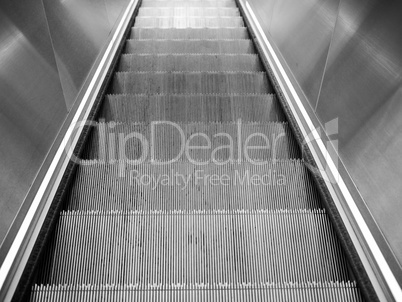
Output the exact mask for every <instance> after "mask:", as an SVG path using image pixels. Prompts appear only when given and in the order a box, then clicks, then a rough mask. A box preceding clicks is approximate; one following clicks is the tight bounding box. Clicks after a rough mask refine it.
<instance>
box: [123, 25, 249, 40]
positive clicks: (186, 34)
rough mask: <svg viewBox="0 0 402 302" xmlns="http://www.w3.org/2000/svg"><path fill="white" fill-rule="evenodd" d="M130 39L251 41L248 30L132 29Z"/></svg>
mask: <svg viewBox="0 0 402 302" xmlns="http://www.w3.org/2000/svg"><path fill="white" fill-rule="evenodd" d="M130 39H135V40H138V39H167V40H172V39H183V40H185V39H199V40H206V39H215V40H222V39H232V40H236V39H249V35H248V32H247V29H246V28H219V29H216V28H215V29H214V28H191V29H173V28H172V29H166V28H165V29H161V28H132V29H131V34H130Z"/></svg>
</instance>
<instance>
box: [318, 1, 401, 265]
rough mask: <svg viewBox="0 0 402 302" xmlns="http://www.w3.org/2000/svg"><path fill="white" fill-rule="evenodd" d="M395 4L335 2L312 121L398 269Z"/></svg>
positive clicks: (398, 22)
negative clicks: (333, 123)
mask: <svg viewBox="0 0 402 302" xmlns="http://www.w3.org/2000/svg"><path fill="white" fill-rule="evenodd" d="M401 13H402V2H400V1H376V0H349V1H342V4H341V7H340V13H339V19H338V22H337V26H336V29H335V34H334V38H333V41H332V45H331V50H330V54H329V60H328V66H327V69H326V71H325V77H324V82H323V86H322V92H321V96H320V99H319V103H318V107H317V115H318V116H319V118H320V119H321V120H322V121H323V122H325V121H329V120H331V119H333V118H339V135H338V138H339V152H340V155H341V159H342V160H343V162H344V164H345V166H346V168H347V170H348V172H349V173H350V175H351V177H352V179H353V181H354V182H355V184H356V186H357V188H358V190H359V191H360V194H361V195H362V197H363V199H364V201H365V203H366V204H367V206H368V208H369V210H370V212H371V214H372V215H373V217H374V219H375V220H376V222H377V223H378V225H379V227H380V229H381V231H382V232H383V234H384V235H385V238H386V240H387V241H388V243H389V244H390V246H391V248H392V250H393V252H394V253H395V255H396V257H397V258H398V260H399V262H400V263H402V232H401V230H402V219H401V217H402V203H401V200H402V156H401V155H402V152H401V150H402V85H401V84H402V17H401Z"/></svg>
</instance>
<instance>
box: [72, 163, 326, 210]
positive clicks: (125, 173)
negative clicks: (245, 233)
mask: <svg viewBox="0 0 402 302" xmlns="http://www.w3.org/2000/svg"><path fill="white" fill-rule="evenodd" d="M142 175H150V176H151V177H153V182H152V183H150V184H148V185H142V184H143V182H139V181H137V180H136V179H135V177H137V176H138V177H141V176H142ZM176 175H178V176H176ZM207 175H209V176H211V175H218V178H219V179H223V178H222V177H223V176H224V175H228V178H227V179H228V180H227V181H225V180H223V181H224V183H225V184H226V185H223V186H219V185H216V181H212V182H210V181H209V180H208V179H206V182H205V181H204V178H201V179H199V181H197V180H196V179H195V177H196V176H198V177H201V176H202V177H203V176H207ZM253 175H260V176H262V175H265V176H264V183H257V184H256V185H253V184H252V183H251V179H250V177H252V176H253ZM162 176H163V177H164V178H165V177H166V176H168V177H171V178H170V182H169V183H162V182H161V179H159V182H158V183H157V182H156V180H157V179H156V178H157V177H162ZM176 177H180V178H176ZM183 177H184V178H183ZM184 179H185V180H186V183H185V182H184ZM144 183H145V182H144ZM242 184H244V185H242ZM322 208H323V205H322V204H321V201H320V198H319V196H318V193H317V190H316V189H315V187H314V184H313V182H312V180H311V178H310V176H309V173H308V169H307V168H306V167H305V166H304V164H303V162H302V161H300V160H286V161H285V160H278V161H276V162H275V163H274V162H269V163H267V164H265V165H263V166H258V165H253V164H250V163H244V162H243V163H241V164H238V163H232V164H227V165H216V164H209V165H206V166H196V165H192V164H190V163H189V162H176V163H174V164H170V165H156V164H154V163H150V162H145V163H143V164H139V165H130V164H129V163H125V162H116V163H112V164H110V163H101V162H96V161H85V162H84V165H82V166H80V167H79V168H78V171H77V174H76V176H75V182H74V185H73V186H72V187H71V188H70V190H69V191H68V200H67V204H66V210H71V211H113V210H120V211H132V210H141V211H146V210H163V211H174V210H181V211H184V210H185V211H192V210H234V209H236V210H241V209H247V210H280V209H299V210H303V209H312V210H313V209H322Z"/></svg>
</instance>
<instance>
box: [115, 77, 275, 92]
mask: <svg viewBox="0 0 402 302" xmlns="http://www.w3.org/2000/svg"><path fill="white" fill-rule="evenodd" d="M272 92H273V88H272V87H271V85H270V83H269V81H268V78H267V76H266V75H265V73H116V74H115V76H114V78H113V82H112V83H111V93H112V94H121V93H126V94H225V93H242V94H247V93H251V94H256V93H257V94H267V93H272Z"/></svg>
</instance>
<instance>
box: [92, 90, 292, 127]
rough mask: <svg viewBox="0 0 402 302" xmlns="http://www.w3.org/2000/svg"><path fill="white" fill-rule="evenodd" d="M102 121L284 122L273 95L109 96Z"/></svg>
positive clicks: (101, 115)
mask: <svg viewBox="0 0 402 302" xmlns="http://www.w3.org/2000/svg"><path fill="white" fill-rule="evenodd" d="M100 119H102V120H105V121H107V122H110V121H116V122H126V123H130V122H139V123H141V122H144V123H147V122H151V121H172V122H235V121H237V120H238V119H241V120H242V121H243V122H281V121H284V120H285V117H284V115H283V112H282V109H281V108H280V105H279V102H278V101H277V100H276V97H275V96H274V95H272V94H270V95H247V96H245V95H107V96H106V97H105V100H104V102H103V107H102V112H101V113H100Z"/></svg>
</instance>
